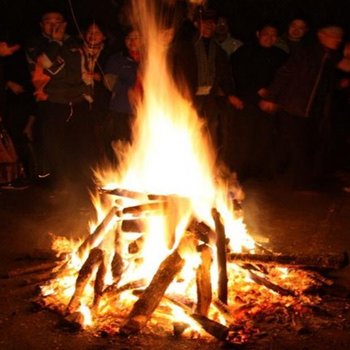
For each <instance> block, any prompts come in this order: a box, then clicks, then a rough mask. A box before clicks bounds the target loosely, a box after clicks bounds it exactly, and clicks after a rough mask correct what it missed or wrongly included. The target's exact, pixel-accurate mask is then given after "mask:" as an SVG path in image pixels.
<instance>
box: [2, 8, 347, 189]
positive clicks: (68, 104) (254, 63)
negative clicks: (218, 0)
mask: <svg viewBox="0 0 350 350" xmlns="http://www.w3.org/2000/svg"><path fill="white" fill-rule="evenodd" d="M164 30H165V31H167V35H168V39H167V40H168V41H167V45H168V56H169V70H170V73H171V74H172V75H173V78H174V81H175V83H177V84H178V86H179V89H182V90H183V92H184V95H185V96H186V98H188V99H190V100H191V102H192V103H193V106H194V108H195V109H196V110H197V112H198V115H199V116H200V117H201V118H203V119H205V122H206V126H207V131H208V134H209V136H210V138H211V140H212V143H213V147H215V149H216V151H217V156H218V159H219V160H220V161H224V162H225V163H226V164H227V165H228V167H229V168H230V170H232V171H234V172H236V173H237V176H238V179H239V180H240V181H245V180H246V179H249V178H254V179H266V180H275V179H276V178H278V179H282V180H283V182H285V183H286V184H287V185H288V186H290V187H291V188H293V189H297V190H298V189H305V188H311V187H312V188H314V187H315V186H316V185H317V186H320V185H321V184H322V182H323V181H324V180H325V179H326V177H327V175H329V174H330V173H331V172H332V171H334V170H337V169H344V168H347V167H349V166H350V161H349V151H350V41H347V40H346V33H345V32H344V29H343V28H342V27H341V26H339V25H337V24H334V23H327V24H323V25H320V26H318V27H317V28H312V26H311V23H310V21H309V19H308V18H307V17H306V16H304V15H301V14H300V15H295V16H294V17H292V18H291V20H290V22H289V24H288V28H287V30H286V31H285V32H283V33H281V32H280V28H279V25H278V24H277V23H275V22H274V21H266V22H264V23H262V24H261V25H260V26H259V27H258V28H257V30H256V35H255V38H254V40H251V41H250V42H242V41H240V40H238V39H236V38H234V37H232V35H231V33H230V29H229V21H228V18H226V17H225V16H222V15H221V16H220V15H219V14H218V12H217V11H215V10H212V9H205V8H199V9H197V11H195V12H194V13H190V12H189V13H186V15H185V16H184V17H183V18H182V19H181V21H180V22H179V23H178V25H176V26H175V27H170V26H169V28H164ZM40 31H41V34H40V35H38V36H36V37H33V38H29V39H28V40H26V41H25V43H24V44H23V45H18V44H11V43H10V42H7V41H6V40H4V39H2V38H0V69H1V70H0V84H1V86H0V90H1V93H0V99H1V100H0V103H1V109H0V117H1V125H2V129H1V130H2V131H1V135H2V146H1V148H2V151H1V153H0V185H1V188H3V189H16V188H17V189H23V188H26V187H27V186H28V185H31V184H34V183H37V182H46V183H48V182H49V183H50V184H51V185H52V186H53V187H54V189H56V190H58V189H66V188H67V187H69V186H70V185H72V184H73V187H74V188H75V189H77V190H78V191H80V190H81V191H84V190H86V189H88V188H92V187H93V186H94V183H93V171H92V169H94V167H96V166H97V165H98V164H99V163H100V162H102V161H104V162H105V161H106V162H109V163H110V164H112V165H117V164H118V155H117V154H116V153H115V151H114V150H113V147H112V143H113V141H115V140H123V141H126V142H132V140H131V123H132V120H133V113H134V108H133V107H134V101H135V100H136V99H138V98H142V93H143V91H142V79H141V78H140V74H139V65H140V62H141V61H142V52H143V38H142V36H141V35H140V32H139V31H138V29H137V28H136V27H133V26H131V25H129V24H128V25H125V26H124V31H123V33H120V36H121V37H122V38H123V40H122V43H123V45H122V47H121V48H119V49H118V50H115V49H112V46H111V45H110V42H111V38H110V37H109V33H108V30H106V28H105V24H104V23H100V22H98V21H96V20H91V21H88V22H87V23H86V24H84V26H82V27H81V28H79V33H78V34H79V35H76V36H71V35H69V33H68V32H67V21H66V18H65V16H64V14H63V13H62V12H60V11H58V10H56V9H50V10H47V11H45V12H44V13H43V15H42V17H41V21H40ZM114 41H115V40H114ZM7 133H8V134H9V136H10V138H8V137H6V140H7V141H6V142H5V137H3V136H8V135H7ZM9 142H13V145H14V149H15V153H16V154H15V155H14V157H13V161H12V162H9V161H6V162H5V161H4V159H3V160H1V157H2V153H4V152H6V151H8V144H9ZM6 147H7V150H6Z"/></svg>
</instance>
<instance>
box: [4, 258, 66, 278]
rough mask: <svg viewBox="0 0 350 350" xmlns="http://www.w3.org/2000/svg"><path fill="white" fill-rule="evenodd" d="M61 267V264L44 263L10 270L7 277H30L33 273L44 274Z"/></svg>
mask: <svg viewBox="0 0 350 350" xmlns="http://www.w3.org/2000/svg"><path fill="white" fill-rule="evenodd" d="M59 265H60V262H51V261H49V262H43V263H40V264H36V265H32V266H23V267H18V268H15V269H13V270H10V271H9V272H8V273H7V277H17V276H22V275H29V274H31V273H36V272H42V271H46V270H53V269H54V268H55V267H57V266H59Z"/></svg>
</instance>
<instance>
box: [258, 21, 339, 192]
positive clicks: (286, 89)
mask: <svg viewBox="0 0 350 350" xmlns="http://www.w3.org/2000/svg"><path fill="white" fill-rule="evenodd" d="M342 39H343V29H342V28H341V27H339V26H336V25H324V26H322V27H320V28H319V29H318V30H317V41H315V43H313V44H311V45H308V46H305V47H303V48H302V49H300V50H299V51H298V52H297V53H296V54H295V55H292V56H290V57H289V59H288V61H287V62H286V63H285V64H284V65H283V66H282V67H281V68H280V69H279V70H278V71H277V74H276V76H275V78H274V80H273V81H272V83H271V84H270V86H269V87H268V89H267V90H266V93H265V95H264V97H263V99H262V100H261V101H260V107H261V109H262V110H264V111H266V112H269V113H273V112H276V111H277V110H278V109H279V110H280V111H281V117H280V121H281V133H282V141H283V143H282V145H281V146H280V148H282V149H283V150H284V151H285V152H284V153H285V154H284V155H283V157H282V158H283V160H284V162H285V169H284V172H285V175H286V178H287V184H289V185H290V186H292V188H294V189H297V190H304V189H306V190H309V189H313V188H314V187H315V186H317V187H319V186H320V185H322V179H323V177H324V176H325V175H326V170H327V167H326V166H327V157H328V155H329V146H330V144H329V142H330V126H331V115H330V110H331V109H330V107H331V99H332V95H333V91H334V87H335V79H334V77H335V68H336V65H337V62H338V61H339V59H340V57H338V49H339V47H340V44H341V42H342Z"/></svg>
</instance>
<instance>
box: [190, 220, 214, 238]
mask: <svg viewBox="0 0 350 350" xmlns="http://www.w3.org/2000/svg"><path fill="white" fill-rule="evenodd" d="M187 231H189V232H192V233H193V234H195V235H196V237H197V238H198V239H199V240H200V241H202V242H204V243H209V242H214V241H215V232H214V231H213V230H212V229H211V228H210V227H209V226H208V225H207V224H205V223H204V222H198V221H197V220H195V219H193V220H192V221H191V222H190V224H189V225H188V227H187Z"/></svg>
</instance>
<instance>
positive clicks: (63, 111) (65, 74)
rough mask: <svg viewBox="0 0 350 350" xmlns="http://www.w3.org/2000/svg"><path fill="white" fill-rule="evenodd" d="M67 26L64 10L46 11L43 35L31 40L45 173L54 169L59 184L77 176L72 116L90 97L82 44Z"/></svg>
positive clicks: (79, 112) (29, 49) (30, 58)
mask: <svg viewBox="0 0 350 350" xmlns="http://www.w3.org/2000/svg"><path fill="white" fill-rule="evenodd" d="M66 26H67V23H66V21H65V19H64V17H63V15H62V13H60V12H58V11H56V10H54V11H49V12H46V13H44V15H43V16H42V18H41V23H40V27H41V32H42V33H41V35H40V36H38V37H35V38H33V39H32V40H30V41H29V42H28V44H27V57H28V61H29V65H30V70H31V74H32V82H33V85H34V88H35V92H34V95H35V97H36V101H37V102H38V124H39V127H40V129H41V131H42V132H41V137H42V139H41V141H42V145H41V151H42V160H43V164H42V171H43V172H44V173H45V174H43V176H45V175H47V174H48V173H51V175H53V176H54V180H57V181H56V182H58V183H57V185H63V186H64V183H65V182H66V180H67V177H74V160H73V159H70V158H69V154H70V151H69V149H67V148H68V147H67V146H68V145H67V135H69V133H70V130H69V128H70V120H71V119H72V118H79V115H83V114H84V110H85V111H86V110H87V109H88V102H87V99H88V97H89V96H88V95H87V91H88V90H87V86H86V84H85V83H84V82H83V80H82V71H81V53H80V50H79V44H78V43H77V42H76V41H75V40H74V39H73V38H72V37H70V36H69V35H68V34H66ZM45 163H46V164H45Z"/></svg>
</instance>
